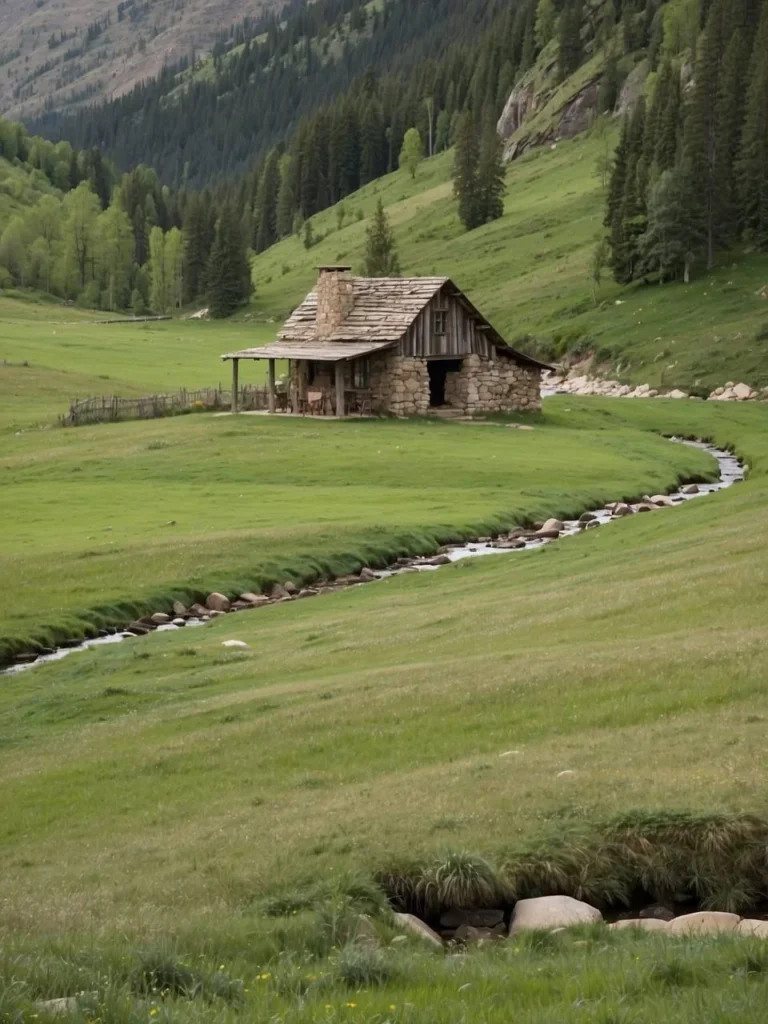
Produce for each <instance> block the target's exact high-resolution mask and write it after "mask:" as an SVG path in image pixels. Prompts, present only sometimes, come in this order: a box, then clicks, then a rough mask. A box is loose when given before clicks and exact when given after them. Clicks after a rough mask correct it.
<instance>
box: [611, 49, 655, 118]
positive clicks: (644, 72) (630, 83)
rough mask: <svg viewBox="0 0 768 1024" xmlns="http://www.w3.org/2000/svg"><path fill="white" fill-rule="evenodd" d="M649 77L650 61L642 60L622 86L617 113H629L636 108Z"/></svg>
mask: <svg viewBox="0 0 768 1024" xmlns="http://www.w3.org/2000/svg"><path fill="white" fill-rule="evenodd" d="M647 77H648V61H647V60H641V61H640V63H639V64H637V65H635V67H634V68H633V69H632V70H631V71H630V73H629V74H628V75H627V79H626V81H625V82H624V85H623V86H622V89H621V94H620V95H619V102H618V103H617V104H616V113H617V114H622V115H623V114H627V113H629V112H630V111H632V110H633V109H634V107H635V104H636V103H637V101H638V100H639V99H640V97H641V96H642V95H643V92H644V91H645V80H646V78H647Z"/></svg>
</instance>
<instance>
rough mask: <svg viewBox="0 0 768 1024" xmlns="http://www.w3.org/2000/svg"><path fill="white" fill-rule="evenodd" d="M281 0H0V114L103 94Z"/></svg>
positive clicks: (206, 45) (68, 104) (203, 46)
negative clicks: (0, 0) (71, 0)
mask: <svg viewBox="0 0 768 1024" xmlns="http://www.w3.org/2000/svg"><path fill="white" fill-rule="evenodd" d="M282 6H283V4H282V2H281V0H241V2H235V0H213V2H211V0H184V2H182V3H179V2H178V0H151V2H147V0H121V2H120V3H118V2H116V0H76V2H74V3H56V2H55V0H47V2H46V0H42V2H41V0H16V2H13V3H4V4H2V5H0V40H1V42H0V67H2V75H0V115H3V114H6V115H9V116H13V117H16V118H22V117H23V118H29V117H31V116H34V115H36V114H39V113H41V112H42V111H43V109H45V110H48V111H51V110H61V109H63V108H67V109H72V108H73V107H76V106H78V105H79V104H81V103H84V102H86V101H87V102H95V101H98V100H105V99H110V98H112V97H114V96H120V95H122V94H123V93H125V92H128V91H130V90H131V89H132V88H133V87H134V86H135V85H137V84H138V83H139V82H142V81H144V80H145V79H147V78H153V77H155V76H156V75H159V74H160V72H161V71H162V69H163V68H164V67H165V66H166V65H173V64H177V63H178V62H179V61H181V60H182V59H184V58H189V57H190V56H191V55H192V54H195V53H196V54H203V53H205V52H206V51H209V50H210V48H211V46H212V45H213V43H214V41H215V40H216V39H217V38H219V37H220V35H221V34H222V32H226V30H227V28H228V27H229V26H230V25H231V24H233V23H234V22H241V21H242V19H243V18H245V17H246V16H250V17H251V18H254V19H258V18H259V17H260V16H262V15H263V14H265V13H267V12H269V11H271V10H277V9H280V8H281V7H282Z"/></svg>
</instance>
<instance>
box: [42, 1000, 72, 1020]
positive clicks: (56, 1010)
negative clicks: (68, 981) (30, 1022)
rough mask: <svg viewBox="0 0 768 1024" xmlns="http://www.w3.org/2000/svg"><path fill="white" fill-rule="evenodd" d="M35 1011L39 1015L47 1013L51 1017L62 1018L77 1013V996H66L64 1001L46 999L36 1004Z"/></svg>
mask: <svg viewBox="0 0 768 1024" xmlns="http://www.w3.org/2000/svg"><path fill="white" fill-rule="evenodd" d="M35 1009H36V1010H37V1011H38V1012H39V1013H45V1014H47V1015H48V1016H50V1017H60V1016H63V1015H64V1014H67V1013H77V1010H78V999H77V996H64V997H63V998H62V999H44V1000H42V1001H41V1002H39V1003H35Z"/></svg>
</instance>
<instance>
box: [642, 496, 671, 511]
mask: <svg viewBox="0 0 768 1024" xmlns="http://www.w3.org/2000/svg"><path fill="white" fill-rule="evenodd" d="M648 501H649V502H650V503H651V504H652V505H656V506H658V507H661V508H674V507H675V503H674V501H672V499H671V498H670V496H669V495H668V494H654V495H653V497H652V498H649V499H648Z"/></svg>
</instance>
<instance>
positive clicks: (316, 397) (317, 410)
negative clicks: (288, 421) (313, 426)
mask: <svg viewBox="0 0 768 1024" xmlns="http://www.w3.org/2000/svg"><path fill="white" fill-rule="evenodd" d="M307 412H308V413H309V415H310V416H315V415H319V416H322V415H323V413H324V412H325V392H324V391H307Z"/></svg>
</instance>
